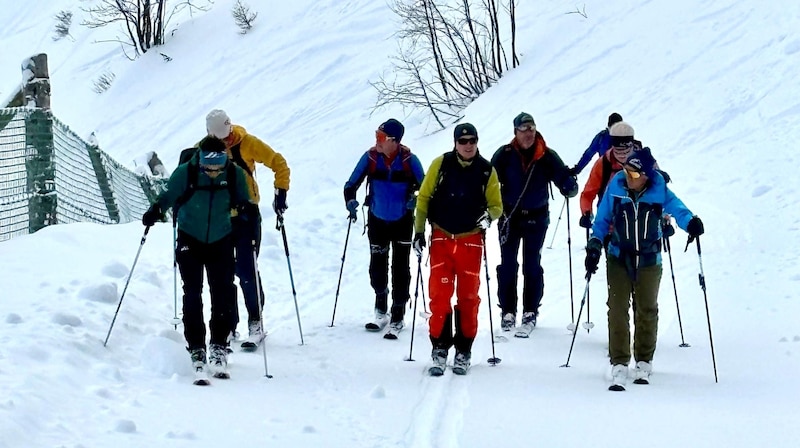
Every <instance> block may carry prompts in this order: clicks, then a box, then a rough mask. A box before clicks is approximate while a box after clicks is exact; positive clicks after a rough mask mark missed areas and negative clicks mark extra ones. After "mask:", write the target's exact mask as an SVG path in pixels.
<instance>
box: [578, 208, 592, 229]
mask: <svg viewBox="0 0 800 448" xmlns="http://www.w3.org/2000/svg"><path fill="white" fill-rule="evenodd" d="M578 225H579V226H581V227H583V228H584V229H591V228H592V212H586V213H584V214H583V216H581V220H580V221H578Z"/></svg>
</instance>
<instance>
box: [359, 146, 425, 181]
mask: <svg viewBox="0 0 800 448" xmlns="http://www.w3.org/2000/svg"><path fill="white" fill-rule="evenodd" d="M396 157H401V160H402V162H403V170H402V171H400V172H396V171H395V172H392V173H391V178H389V177H390V176H388V175H387V174H388V172H386V171H379V170H378V150H377V149H375V148H372V149H370V150H369V151H367V180H368V181H372V180H374V179H378V180H388V181H390V182H407V183H416V182H417V178H416V177H414V171H413V170H412V169H411V150H410V149H408V148H406V147H405V146H401V147H400V152H399V153H398V154H397V156H396Z"/></svg>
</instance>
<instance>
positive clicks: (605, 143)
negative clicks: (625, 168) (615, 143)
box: [575, 129, 611, 174]
mask: <svg viewBox="0 0 800 448" xmlns="http://www.w3.org/2000/svg"><path fill="white" fill-rule="evenodd" d="M610 147H611V135H610V134H609V133H608V129H603V130H602V131H600V132H598V133H597V135H595V136H594V138H593V139H592V143H590V144H589V147H588V148H586V150H585V151H583V155H582V156H581V160H579V161H578V163H577V164H576V165H575V173H576V174H577V173H580V172H581V171H583V169H584V168H586V165H588V164H589V162H591V160H592V158H593V157H594V155H595V154H597V155H598V156H600V157H603V155H604V154H605V153H606V151H608V148H610Z"/></svg>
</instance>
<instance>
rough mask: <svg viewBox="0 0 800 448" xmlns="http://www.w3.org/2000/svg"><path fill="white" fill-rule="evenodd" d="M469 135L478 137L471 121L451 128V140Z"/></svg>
mask: <svg viewBox="0 0 800 448" xmlns="http://www.w3.org/2000/svg"><path fill="white" fill-rule="evenodd" d="M470 136H471V137H475V138H478V130H477V129H475V126H473V125H472V124H471V123H461V124H459V125H458V126H456V128H455V130H453V141H455V140H458V139H459V138H461V137H470Z"/></svg>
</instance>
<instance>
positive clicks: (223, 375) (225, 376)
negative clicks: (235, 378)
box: [214, 370, 231, 380]
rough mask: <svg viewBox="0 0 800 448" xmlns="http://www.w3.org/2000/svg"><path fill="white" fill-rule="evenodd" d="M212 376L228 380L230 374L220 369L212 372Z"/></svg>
mask: <svg viewBox="0 0 800 448" xmlns="http://www.w3.org/2000/svg"><path fill="white" fill-rule="evenodd" d="M214 378H217V379H220V380H229V379H231V374H230V373H228V371H226V370H223V371H220V372H215V373H214Z"/></svg>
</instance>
